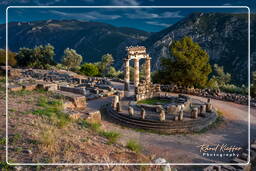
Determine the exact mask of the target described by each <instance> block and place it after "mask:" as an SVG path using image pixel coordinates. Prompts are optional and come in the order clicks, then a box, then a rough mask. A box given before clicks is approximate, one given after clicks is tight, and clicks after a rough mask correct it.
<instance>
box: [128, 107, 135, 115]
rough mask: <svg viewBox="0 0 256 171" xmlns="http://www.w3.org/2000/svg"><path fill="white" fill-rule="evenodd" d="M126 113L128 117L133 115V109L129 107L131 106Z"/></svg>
mask: <svg viewBox="0 0 256 171" xmlns="http://www.w3.org/2000/svg"><path fill="white" fill-rule="evenodd" d="M128 113H129V115H130V116H133V115H134V109H133V107H131V106H129V107H128Z"/></svg>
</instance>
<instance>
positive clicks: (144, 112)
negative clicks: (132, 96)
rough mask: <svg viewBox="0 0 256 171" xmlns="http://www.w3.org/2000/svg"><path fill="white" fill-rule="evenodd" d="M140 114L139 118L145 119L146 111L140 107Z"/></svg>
mask: <svg viewBox="0 0 256 171" xmlns="http://www.w3.org/2000/svg"><path fill="white" fill-rule="evenodd" d="M140 116H141V119H145V117H146V111H145V109H144V108H141V111H140Z"/></svg>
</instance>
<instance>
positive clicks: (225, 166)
mask: <svg viewBox="0 0 256 171" xmlns="http://www.w3.org/2000/svg"><path fill="white" fill-rule="evenodd" d="M222 169H223V170H224V169H226V170H228V171H236V168H234V167H233V166H228V165H223V166H221V170H222Z"/></svg>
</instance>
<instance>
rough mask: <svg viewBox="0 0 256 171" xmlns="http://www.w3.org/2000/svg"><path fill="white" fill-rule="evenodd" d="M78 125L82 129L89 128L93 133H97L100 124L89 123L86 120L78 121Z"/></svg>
mask: <svg viewBox="0 0 256 171" xmlns="http://www.w3.org/2000/svg"><path fill="white" fill-rule="evenodd" d="M78 124H79V125H81V126H82V128H89V129H91V130H93V131H96V132H99V131H100V127H101V124H100V123H90V122H87V121H86V120H79V121H78Z"/></svg>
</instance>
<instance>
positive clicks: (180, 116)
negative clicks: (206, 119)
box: [179, 109, 183, 121]
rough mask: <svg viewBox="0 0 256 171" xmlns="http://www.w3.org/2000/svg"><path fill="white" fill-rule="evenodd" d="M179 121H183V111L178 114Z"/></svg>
mask: <svg viewBox="0 0 256 171" xmlns="http://www.w3.org/2000/svg"><path fill="white" fill-rule="evenodd" d="M179 120H180V121H182V120H183V109H181V110H180V112H179Z"/></svg>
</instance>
